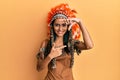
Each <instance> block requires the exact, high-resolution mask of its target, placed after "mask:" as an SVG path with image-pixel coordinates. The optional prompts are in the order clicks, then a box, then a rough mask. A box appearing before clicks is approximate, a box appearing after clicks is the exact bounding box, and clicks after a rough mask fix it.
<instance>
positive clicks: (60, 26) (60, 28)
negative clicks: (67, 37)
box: [53, 18, 68, 37]
mask: <svg viewBox="0 0 120 80" xmlns="http://www.w3.org/2000/svg"><path fill="white" fill-rule="evenodd" d="M53 26H54V32H55V33H56V35H57V37H63V36H64V34H65V33H66V31H67V29H68V27H67V24H66V19H64V18H60V19H56V20H55V22H54V24H53Z"/></svg>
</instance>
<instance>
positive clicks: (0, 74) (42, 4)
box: [0, 0, 120, 80]
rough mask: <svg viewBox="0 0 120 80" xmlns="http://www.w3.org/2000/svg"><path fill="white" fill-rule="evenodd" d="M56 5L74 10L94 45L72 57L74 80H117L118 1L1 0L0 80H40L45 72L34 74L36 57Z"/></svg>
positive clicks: (119, 53) (119, 71)
mask: <svg viewBox="0 0 120 80" xmlns="http://www.w3.org/2000/svg"><path fill="white" fill-rule="evenodd" d="M59 3H68V4H69V5H70V6H71V8H73V9H76V10H77V12H78V14H77V17H78V18H81V19H82V21H83V24H84V25H85V26H86V27H87V29H88V30H89V33H90V34H91V37H92V39H93V41H94V44H95V46H94V48H93V49H91V50H88V51H83V52H82V54H81V55H80V56H77V55H75V65H74V68H73V73H74V77H75V80H120V32H119V31H120V22H119V21H120V1H119V0H1V1H0V80H43V78H44V76H45V73H46V71H47V70H45V71H42V72H37V71H36V57H35V55H36V53H37V52H38V50H39V46H40V44H41V42H42V40H44V39H45V38H46V35H47V34H46V32H47V24H46V18H47V13H48V11H49V10H50V9H51V7H53V6H55V5H58V4H59Z"/></svg>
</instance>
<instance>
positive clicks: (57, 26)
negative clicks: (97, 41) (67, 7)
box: [38, 18, 93, 71]
mask: <svg viewBox="0 0 120 80" xmlns="http://www.w3.org/2000/svg"><path fill="white" fill-rule="evenodd" d="M76 23H77V24H79V26H80V29H81V31H82V36H83V44H82V45H81V46H79V45H78V48H80V50H88V49H91V48H93V42H92V39H91V37H90V35H89V33H88V31H87V29H86V28H85V26H83V24H82V23H81V20H80V19H78V18H70V19H64V18H58V19H56V20H55V22H54V26H53V27H54V31H55V33H56V35H57V36H56V40H55V42H54V43H53V46H52V49H51V51H50V53H49V55H48V56H47V58H45V59H44V60H43V61H42V62H41V63H40V64H39V65H42V64H44V62H46V63H47V64H46V65H45V66H43V67H42V68H41V69H43V68H44V67H46V66H47V65H48V63H49V62H50V61H51V60H52V59H53V58H55V57H58V56H60V55H61V54H62V49H63V48H65V47H66V45H63V36H64V34H65V33H66V31H67V30H70V29H71V27H72V25H73V24H76ZM65 24H71V25H70V26H69V27H68V26H67V25H65ZM45 43H46V42H45V41H43V43H42V45H41V48H42V47H43V48H44V47H45V45H46V44H45ZM58 46H60V47H58ZM48 58H50V60H47V59H48ZM38 71H39V70H38Z"/></svg>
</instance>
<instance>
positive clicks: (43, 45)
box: [41, 38, 50, 47]
mask: <svg viewBox="0 0 120 80" xmlns="http://www.w3.org/2000/svg"><path fill="white" fill-rule="evenodd" d="M49 40H50V39H49V38H47V39H44V40H43V41H42V43H41V47H45V46H46V45H47V43H48V42H49Z"/></svg>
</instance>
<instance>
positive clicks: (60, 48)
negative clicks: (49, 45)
mask: <svg viewBox="0 0 120 80" xmlns="http://www.w3.org/2000/svg"><path fill="white" fill-rule="evenodd" d="M65 47H66V45H64V46H61V47H59V48H58V49H59V50H62V49H63V48H65Z"/></svg>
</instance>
